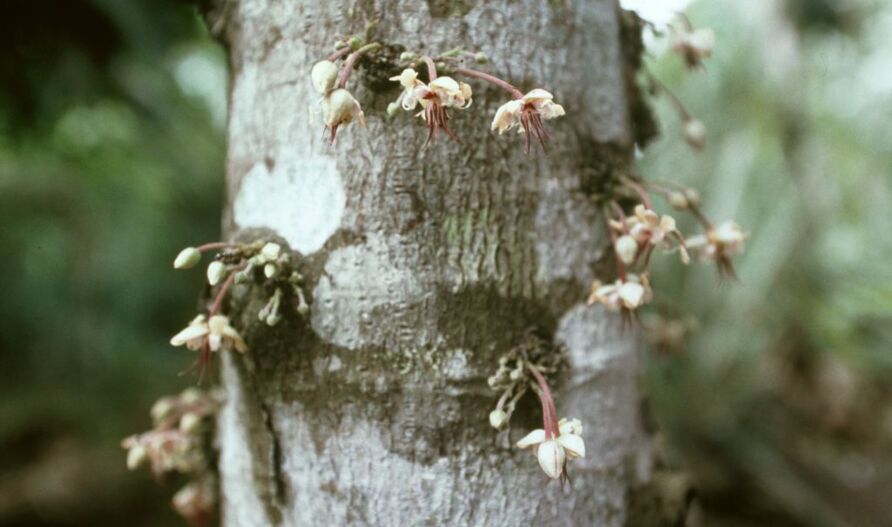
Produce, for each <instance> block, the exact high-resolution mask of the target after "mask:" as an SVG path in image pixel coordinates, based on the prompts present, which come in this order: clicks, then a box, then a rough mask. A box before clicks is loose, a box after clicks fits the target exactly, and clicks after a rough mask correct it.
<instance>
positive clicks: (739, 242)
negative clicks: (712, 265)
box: [688, 221, 746, 259]
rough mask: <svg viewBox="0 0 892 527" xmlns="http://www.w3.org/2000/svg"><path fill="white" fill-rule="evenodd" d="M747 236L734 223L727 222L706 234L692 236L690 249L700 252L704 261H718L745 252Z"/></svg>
mask: <svg viewBox="0 0 892 527" xmlns="http://www.w3.org/2000/svg"><path fill="white" fill-rule="evenodd" d="M745 240H746V234H745V233H744V232H743V231H742V230H741V229H740V226H739V225H737V223H735V222H733V221H726V222H724V223H721V224H719V225H718V226H717V227H713V228H711V229H709V230H707V231H706V234H705V235H703V234H700V235H697V236H692V237H691V238H690V239H688V247H689V248H691V249H694V250H696V251H698V252H699V254H700V256H701V258H702V259H717V258H719V257H723V256H733V255H735V254H738V253H740V252H742V251H743V242H744V241H745Z"/></svg>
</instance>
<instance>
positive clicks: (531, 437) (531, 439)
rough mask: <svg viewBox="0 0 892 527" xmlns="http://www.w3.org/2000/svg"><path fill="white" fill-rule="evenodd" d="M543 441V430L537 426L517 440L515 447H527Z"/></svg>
mask: <svg viewBox="0 0 892 527" xmlns="http://www.w3.org/2000/svg"><path fill="white" fill-rule="evenodd" d="M543 441H545V430H543V429H541V428H537V429H536V430H533V431H532V432H530V433H529V434H527V435H525V436H523V438H521V440H520V441H518V442H517V448H528V447H531V446H533V445H538V444H539V443H541V442H543Z"/></svg>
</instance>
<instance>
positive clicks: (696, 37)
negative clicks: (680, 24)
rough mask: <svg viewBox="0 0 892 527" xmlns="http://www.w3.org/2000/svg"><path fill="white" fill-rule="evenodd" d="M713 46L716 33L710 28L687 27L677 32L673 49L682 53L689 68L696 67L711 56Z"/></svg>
mask: <svg viewBox="0 0 892 527" xmlns="http://www.w3.org/2000/svg"><path fill="white" fill-rule="evenodd" d="M713 48H715V33H713V32H712V30H711V29H709V28H701V29H695V30H692V29H685V30H683V31H680V32H676V33H675V36H674V37H673V40H672V51H674V52H675V53H678V54H679V55H681V58H682V59H684V62H685V65H686V66H687V67H689V68H696V67H698V66H700V65H701V63H702V62H703V60H704V59H707V58H709V57H711V56H712V50H713Z"/></svg>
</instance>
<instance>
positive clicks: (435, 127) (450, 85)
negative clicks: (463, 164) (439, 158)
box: [390, 68, 471, 142]
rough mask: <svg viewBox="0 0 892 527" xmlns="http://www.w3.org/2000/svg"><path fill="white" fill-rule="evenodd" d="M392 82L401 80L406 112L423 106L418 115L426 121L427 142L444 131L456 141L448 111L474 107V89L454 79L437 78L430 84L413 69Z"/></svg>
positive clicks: (402, 99)
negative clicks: (420, 78)
mask: <svg viewBox="0 0 892 527" xmlns="http://www.w3.org/2000/svg"><path fill="white" fill-rule="evenodd" d="M390 80H392V81H399V83H400V84H401V85H402V86H403V92H402V93H401V94H400V96H399V98H397V100H396V104H399V105H400V106H401V107H402V108H403V109H404V110H406V111H412V110H414V109H415V107H416V106H418V105H420V106H421V111H420V112H418V114H417V115H418V116H420V117H421V118H422V119H424V123H425V125H427V128H428V135H427V142H430V141H431V139H433V138H435V137H436V136H437V133H438V132H439V130H440V129H442V130H443V131H444V132H446V134H447V135H448V136H449V137H451V138H453V139H456V137H455V134H453V133H452V130H450V129H449V124H448V122H449V116H448V115H447V114H446V108H458V109H460V110H462V109H465V108H467V107H468V106H470V105H471V86H469V85H468V84H466V83H464V82H457V81H456V80H455V79H453V78H452V77H437V78H436V79H434V80H433V81H431V82H430V84H425V83H423V82H421V81H420V80H418V72H417V71H415V70H414V69H412V68H406V69H404V70H403V72H402V73H401V74H400V75H399V76H397V77H391V78H390Z"/></svg>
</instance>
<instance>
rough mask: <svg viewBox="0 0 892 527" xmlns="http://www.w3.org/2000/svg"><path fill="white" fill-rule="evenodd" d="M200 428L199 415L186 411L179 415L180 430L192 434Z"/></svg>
mask: <svg viewBox="0 0 892 527" xmlns="http://www.w3.org/2000/svg"><path fill="white" fill-rule="evenodd" d="M199 428H201V416H200V415H198V414H196V413H195V412H186V413H184V414H183V416H182V417H180V432H183V433H184V434H194V433H195V432H197V431H198V430H199Z"/></svg>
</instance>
